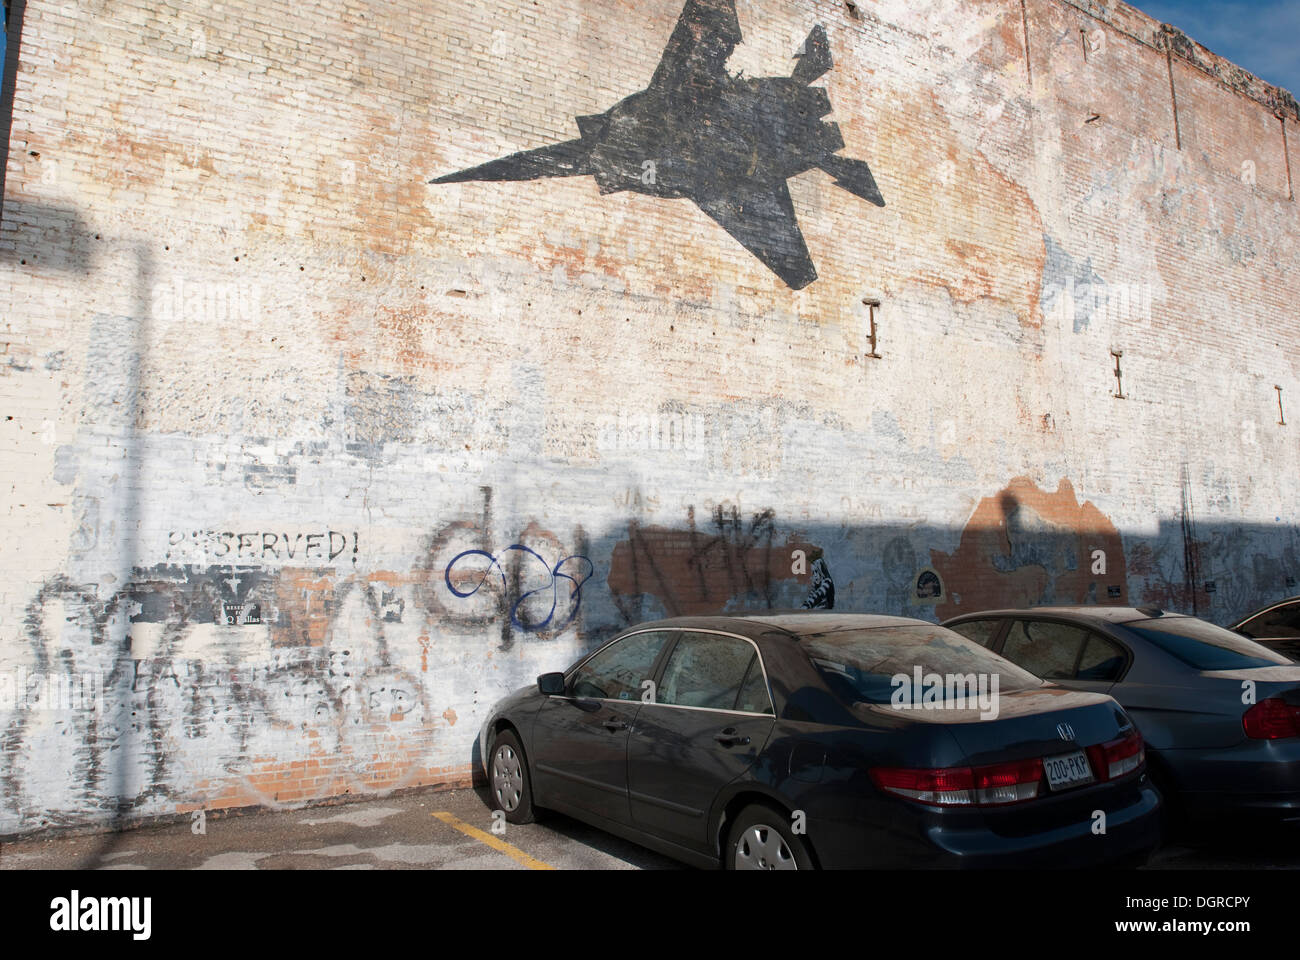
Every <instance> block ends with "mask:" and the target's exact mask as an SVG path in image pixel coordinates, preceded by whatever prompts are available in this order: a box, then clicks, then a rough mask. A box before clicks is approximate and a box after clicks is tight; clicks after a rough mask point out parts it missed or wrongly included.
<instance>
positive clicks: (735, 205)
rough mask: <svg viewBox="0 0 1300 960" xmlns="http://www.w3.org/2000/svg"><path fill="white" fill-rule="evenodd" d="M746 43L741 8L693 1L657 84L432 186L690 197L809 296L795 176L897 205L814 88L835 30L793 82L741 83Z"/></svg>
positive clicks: (810, 50)
mask: <svg viewBox="0 0 1300 960" xmlns="http://www.w3.org/2000/svg"><path fill="white" fill-rule="evenodd" d="M740 42H741V34H740V24H739V21H738V20H737V19H736V4H735V0H687V3H686V6H685V8H683V10H682V14H681V16H680V17H679V18H678V20H677V27H676V28H675V29H674V30H673V35H672V37H671V38H670V39H669V41H668V47H667V49H665V50H664V55H663V58H662V59H661V60H660V61H659V66H658V68H657V69H656V70H655V74H654V78H653V79H652V80H651V81H650V86H648V87H647V88H646V89H644V90H642V91H641V92H639V93H634V94H632V95H631V96H630V97H627V98H626V99H624V100H621V101H619V102H618V103H617V104H615V105H614V106H613V107H611V108H610V109H609V110H607V111H606V112H604V113H600V114H592V115H590V116H585V117H578V118H577V122H578V130H579V131H580V132H581V134H582V136H580V137H579V138H578V139H576V140H566V141H564V142H563V143H556V144H552V145H550V146H546V147H539V148H538V149H536V150H524V151H521V152H519V153H513V154H511V155H510V156H508V157H502V158H501V159H499V160H492V161H490V162H488V163H484V164H480V165H478V166H476V167H470V168H469V169H467V170H461V171H459V172H457V173H450V174H447V175H446V176H442V177H437V178H436V179H434V180H431V181H429V182H430V183H462V182H464V181H467V180H537V179H539V178H541V177H581V176H592V177H595V179H596V183H597V185H598V186H599V188H600V192H601V193H602V194H606V193H616V192H617V191H619V190H634V191H636V192H637V193H644V194H647V195H649V196H652V197H663V198H666V199H673V198H682V197H684V198H686V199H688V200H690V201H692V202H693V203H694V204H695V205H696V206H698V207H699V208H700V209H701V210H703V211H704V212H705V213H707V214H708V215H709V216H710V217H712V218H713V219H714V220H715V221H716V222H717V223H718V225H719V226H721V227H722V229H724V230H726V231H727V233H729V234H731V235H732V236H733V237H735V238H736V239H737V240H739V241H740V242H741V243H742V244H744V246H745V249H746V250H748V251H749V252H750V253H752V254H753V255H754V256H756V257H758V259H760V260H762V261H763V263H764V264H766V266H767V268H768V269H769V270H771V271H772V272H773V273H775V274H776V275H777V276H778V277H780V278H781V279H782V280H784V281H785V283H786V284H787V285H788V286H789V287H791V288H793V289H795V290H802V289H803V288H804V287H806V286H807V285H808V284H810V283H812V282H813V281H814V280H816V279H817V270H816V268H815V267H814V266H813V263H812V260H811V259H810V258H809V256H808V247H807V246H806V245H805V244H804V239H803V234H802V233H801V232H800V230H799V222H798V220H797V219H796V218H795V213H794V204H793V203H792V202H791V200H790V190H789V187H787V186H786V180H787V179H788V178H789V177H793V176H796V175H797V174H800V173H803V172H804V171H805V170H811V169H813V168H814V167H819V168H821V169H822V170H824V171H826V172H827V173H829V174H830V175H831V176H832V177H834V178H835V183H836V185H837V186H840V187H843V188H844V189H845V190H848V191H849V192H850V193H853V194H855V195H856V196H859V197H861V198H862V199H864V200H867V201H870V202H871V203H874V204H875V205H876V206H878V207H883V206H884V205H885V201H884V198H883V197H881V195H880V190H879V189H878V188H877V187H876V181H875V178H874V177H873V176H872V175H871V168H870V167H868V166H867V164H866V163H865V162H864V161H862V160H854V159H851V158H849V157H841V156H838V155H836V151H837V150H840V149H842V148H843V147H844V138H843V137H842V136H840V130H839V126H838V125H837V124H834V123H830V122H825V121H822V120H821V118H822V117H824V116H826V114H828V113H830V110H831V104H830V97H828V96H827V94H826V91H825V90H824V89H822V88H820V87H812V86H809V84H811V83H812V82H813V81H814V80H816V79H817V78H819V77H820V76H822V75H823V74H824V73H826V71H828V70H829V69H830V68H831V52H830V45H829V44H828V43H827V40H826V31H825V30H823V29H822V27H821V26H820V25H818V26H816V27H814V28H813V30H812V32H811V33H809V34H808V39H807V40H806V41H805V42H804V49H803V52H802V53H798V54H796V55H795V58H796V59H797V60H798V63H797V64H796V65H795V68H794V70H793V72H792V73H791V74H790V76H789V77H760V78H755V79H745V78H744V77H738V76H732V75H731V74H730V73H728V72H727V68H726V62H727V58H728V57H730V56H731V52H732V51H733V50H734V49H735V47H736V44H738V43H740Z"/></svg>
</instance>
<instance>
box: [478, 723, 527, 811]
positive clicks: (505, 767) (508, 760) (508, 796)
mask: <svg viewBox="0 0 1300 960" xmlns="http://www.w3.org/2000/svg"><path fill="white" fill-rule="evenodd" d="M488 789H489V790H490V791H491V792H492V803H493V805H494V806H495V807H496V808H497V809H498V810H503V811H505V815H506V819H507V820H508V821H510V822H511V823H532V822H533V820H534V818H535V816H536V813H535V811H534V810H533V789H532V784H531V782H530V781H529V778H528V762H527V761H526V760H525V759H524V750H523V747H521V746H520V745H519V738H518V737H516V736H515V734H514V731H511V730H502V731H501V732H500V733H498V734H497V735H496V738H495V739H494V740H493V741H492V760H491V762H490V763H489V765H488Z"/></svg>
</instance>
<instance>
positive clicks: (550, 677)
mask: <svg viewBox="0 0 1300 960" xmlns="http://www.w3.org/2000/svg"><path fill="white" fill-rule="evenodd" d="M537 689H538V690H540V691H542V694H543V695H545V696H548V697H562V696H564V674H562V673H544V674H542V675H541V676H540V677H538V678H537Z"/></svg>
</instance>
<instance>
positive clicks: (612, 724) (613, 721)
mask: <svg viewBox="0 0 1300 960" xmlns="http://www.w3.org/2000/svg"><path fill="white" fill-rule="evenodd" d="M605 729H606V730H608V731H609V732H610V733H618V732H619V731H620V730H626V729H627V724H626V723H625V722H624V721H622V720H620V719H619V718H618V717H610V718H609V719H608V720H606V721H605Z"/></svg>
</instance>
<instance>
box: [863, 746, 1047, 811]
mask: <svg viewBox="0 0 1300 960" xmlns="http://www.w3.org/2000/svg"><path fill="white" fill-rule="evenodd" d="M1042 779H1043V761H1042V760H1040V759H1037V758H1035V759H1033V760H1017V761H1014V762H1012V763H995V764H990V765H988V766H983V767H944V768H942V769H938V770H911V769H903V768H899V767H876V768H875V769H873V770H872V771H871V780H872V782H873V783H875V785H876V786H877V787H879V788H880V789H881V790H883V791H885V792H886V793H892V794H894V795H895V796H898V797H904V798H906V799H908V800H915V801H916V802H917V803H928V804H932V805H934V806H940V807H963V806H964V807H994V806H1001V805H1002V804H1005V803H1019V802H1020V801H1022V800H1032V799H1033V798H1034V797H1036V796H1038V787H1039V783H1040V781H1041V780H1042Z"/></svg>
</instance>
